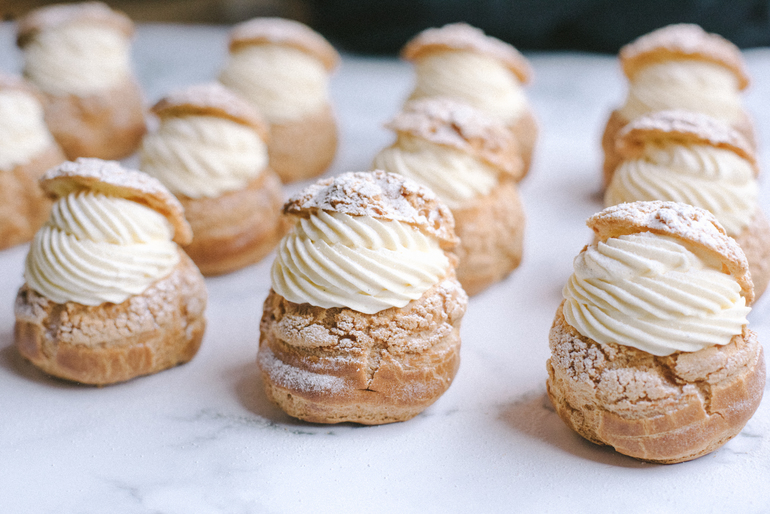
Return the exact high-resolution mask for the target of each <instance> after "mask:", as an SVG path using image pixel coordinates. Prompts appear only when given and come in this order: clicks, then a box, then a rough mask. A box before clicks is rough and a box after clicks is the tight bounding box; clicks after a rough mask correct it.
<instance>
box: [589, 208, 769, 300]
mask: <svg viewBox="0 0 770 514" xmlns="http://www.w3.org/2000/svg"><path fill="white" fill-rule="evenodd" d="M586 225H588V226H589V227H590V228H591V229H593V231H594V232H595V233H596V236H597V239H598V240H599V241H606V240H607V239H609V238H611V237H619V236H623V235H628V234H637V233H641V232H652V233H654V234H659V235H664V236H671V237H673V238H676V239H678V240H680V241H682V242H684V243H685V244H687V245H688V246H690V247H691V248H692V247H694V248H697V249H700V250H702V251H705V252H706V253H708V254H709V255H711V256H713V257H715V258H716V259H717V260H718V261H719V262H721V263H722V271H724V272H727V273H729V274H730V275H732V276H733V278H735V280H737V281H738V284H739V285H740V286H741V294H742V295H743V296H744V297H745V298H746V304H747V305H748V304H750V303H751V302H753V301H754V284H753V282H752V281H751V274H750V273H749V264H748V262H747V261H746V255H745V254H744V253H743V250H741V248H740V246H738V243H736V242H735V240H734V239H733V238H731V237H729V236H728V235H727V234H726V233H725V230H724V228H722V225H720V224H719V222H718V221H717V219H716V218H715V217H714V215H713V214H711V213H710V212H708V211H707V210H705V209H701V208H699V207H693V206H692V205H687V204H684V203H677V202H661V201H654V202H632V203H621V204H619V205H614V206H612V207H608V208H606V209H604V210H603V211H601V212H599V213H597V214H594V215H593V216H591V217H590V218H588V220H586Z"/></svg>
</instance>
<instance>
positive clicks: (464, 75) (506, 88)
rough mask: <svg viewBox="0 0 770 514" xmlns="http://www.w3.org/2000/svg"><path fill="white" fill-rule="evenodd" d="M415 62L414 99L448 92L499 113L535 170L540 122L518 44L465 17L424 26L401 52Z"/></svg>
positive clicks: (526, 165)
mask: <svg viewBox="0 0 770 514" xmlns="http://www.w3.org/2000/svg"><path fill="white" fill-rule="evenodd" d="M401 55H402V57H403V58H404V59H406V60H408V61H411V62H412V63H414V67H415V72H416V83H415V87H414V90H413V91H412V94H411V96H410V97H409V99H410V100H415V99H419V98H425V97H432V96H448V97H451V98H456V99H458V100H461V101H464V102H466V103H468V104H470V105H472V106H474V107H476V108H477V109H479V110H481V111H483V112H486V113H487V114H489V115H490V116H493V117H495V118H498V119H499V120H501V121H502V122H503V123H504V124H505V125H506V126H508V127H509V128H510V129H511V131H513V133H514V135H515V136H516V139H517V140H518V141H519V145H520V152H519V153H520V155H521V158H522V160H523V161H524V172H523V173H522V177H523V176H524V175H525V174H526V173H527V172H528V171H529V167H530V164H531V162H532V153H533V151H534V148H535V143H536V142H537V133H538V129H537V122H536V121H535V117H534V114H533V112H532V108H531V107H530V105H529V101H528V100H527V97H526V94H525V92H524V88H523V86H524V85H525V84H527V83H528V82H529V81H530V80H531V77H532V69H531V67H530V65H529V62H528V61H527V59H526V58H525V57H524V56H523V55H521V54H520V53H519V52H518V50H516V49H515V48H514V47H513V46H511V45H509V44H507V43H504V42H503V41H500V40H499V39H496V38H493V37H491V36H487V35H485V34H484V32H482V31H481V30H479V29H477V28H475V27H471V26H470V25H467V24H465V23H454V24H451V25H445V26H444V27H441V28H432V29H427V30H424V31H423V32H421V33H419V34H418V35H417V36H415V37H414V38H413V39H412V40H411V41H409V42H408V43H407V44H406V46H405V47H404V49H403V50H402V52H401Z"/></svg>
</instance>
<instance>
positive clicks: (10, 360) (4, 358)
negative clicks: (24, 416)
mask: <svg viewBox="0 0 770 514" xmlns="http://www.w3.org/2000/svg"><path fill="white" fill-rule="evenodd" d="M0 348H2V349H1V350H0V369H4V370H6V371H8V372H10V373H12V374H14V375H16V376H18V377H21V378H25V379H27V380H29V381H31V382H36V383H38V384H45V385H46V386H52V387H57V388H60V389H78V388H81V387H83V385H82V384H76V383H74V382H68V381H66V380H62V379H60V378H56V377H52V376H51V375H47V374H45V373H43V372H42V371H41V370H39V369H38V368H36V367H35V366H34V365H33V364H32V363H30V362H29V361H27V360H26V359H24V358H23V357H22V356H21V354H20V353H19V351H18V350H17V349H16V346H15V345H14V343H13V334H12V333H4V334H2V335H0Z"/></svg>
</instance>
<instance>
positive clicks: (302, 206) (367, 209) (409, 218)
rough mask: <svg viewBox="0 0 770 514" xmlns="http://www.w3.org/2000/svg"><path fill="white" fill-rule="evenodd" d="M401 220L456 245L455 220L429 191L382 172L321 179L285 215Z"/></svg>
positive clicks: (292, 201) (288, 206)
mask: <svg viewBox="0 0 770 514" xmlns="http://www.w3.org/2000/svg"><path fill="white" fill-rule="evenodd" d="M318 209H320V210H324V211H329V212H340V213H343V214H349V215H351V216H371V217H373V218H378V219H384V220H391V221H401V222H405V223H410V224H413V225H417V226H418V227H419V228H420V229H422V230H424V231H425V232H426V233H428V234H431V235H433V236H435V237H437V238H438V239H439V240H440V241H442V242H445V243H451V244H454V243H455V241H456V236H455V233H454V218H453V217H452V213H451V212H450V211H449V208H448V207H446V205H444V204H443V203H441V202H440V201H439V200H438V199H437V198H436V195H435V194H434V193H433V192H432V191H431V190H430V189H428V188H426V187H423V186H421V185H419V184H417V183H416V182H414V181H412V180H409V179H406V178H404V177H402V176H401V175H398V174H395V173H387V172H384V171H382V170H375V171H372V172H349V173H343V174H341V175H337V176H336V177H332V178H328V179H325V180H320V181H318V182H316V183H315V184H313V185H311V186H310V187H308V188H307V189H305V190H304V191H302V192H300V193H299V194H297V195H294V196H293V197H291V198H290V199H289V201H288V202H286V205H285V206H284V212H286V213H287V214H303V213H308V212H310V211H313V210H318Z"/></svg>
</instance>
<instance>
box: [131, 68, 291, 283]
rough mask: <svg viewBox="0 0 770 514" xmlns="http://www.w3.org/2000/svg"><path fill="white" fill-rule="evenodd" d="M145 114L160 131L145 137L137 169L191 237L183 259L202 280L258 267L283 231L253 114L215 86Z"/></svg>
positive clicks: (188, 91)
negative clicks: (160, 191)
mask: <svg viewBox="0 0 770 514" xmlns="http://www.w3.org/2000/svg"><path fill="white" fill-rule="evenodd" d="M152 110H153V112H154V113H155V114H157V115H158V117H159V118H160V126H159V127H158V129H157V130H156V131H154V132H152V133H149V134H147V135H146V136H145V138H144V141H143V143H142V147H141V151H140V158H141V164H140V168H141V169H142V171H144V172H146V173H148V174H150V175H152V176H153V177H155V178H157V179H158V180H160V181H161V182H162V183H163V184H164V185H165V186H166V187H168V189H169V190H170V191H171V192H172V193H174V194H175V195H176V196H177V198H179V201H180V202H181V203H182V205H183V206H184V209H185V214H186V216H187V220H188V221H189V222H190V225H191V226H192V230H193V234H194V237H193V241H192V243H191V244H190V245H188V246H186V247H185V251H186V252H187V254H188V255H189V256H190V258H192V260H193V261H194V262H195V264H196V265H197V266H198V268H200V270H201V272H202V273H203V274H204V275H218V274H221V273H229V272H231V271H235V270H237V269H240V268H243V267H244V266H248V265H249V264H253V263H255V262H258V261H259V260H261V259H262V258H263V257H264V256H265V255H267V254H268V253H269V252H270V251H271V250H272V249H273V248H275V245H276V244H278V241H279V240H280V238H281V236H282V235H283V233H284V232H285V225H284V222H283V219H282V217H281V206H282V205H283V192H282V189H281V181H280V179H279V178H278V176H277V175H276V174H275V172H273V170H272V169H271V168H270V166H269V164H268V155H267V143H266V139H267V130H268V129H267V126H266V125H265V123H264V122H263V121H262V119H261V118H260V116H259V114H258V113H257V112H256V110H254V108H253V107H252V106H251V105H250V104H249V103H247V102H246V101H244V100H242V99H241V98H240V97H238V96H237V95H235V94H234V93H233V92H231V91H230V90H228V89H227V88H225V87H224V86H222V85H220V84H216V83H212V84H200V85H196V86H191V87H188V88H185V89H182V90H179V91H176V92H173V93H171V94H169V95H168V96H167V97H166V98H164V99H162V100H160V101H159V102H158V103H157V104H156V105H155V106H154V107H153V108H152Z"/></svg>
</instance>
